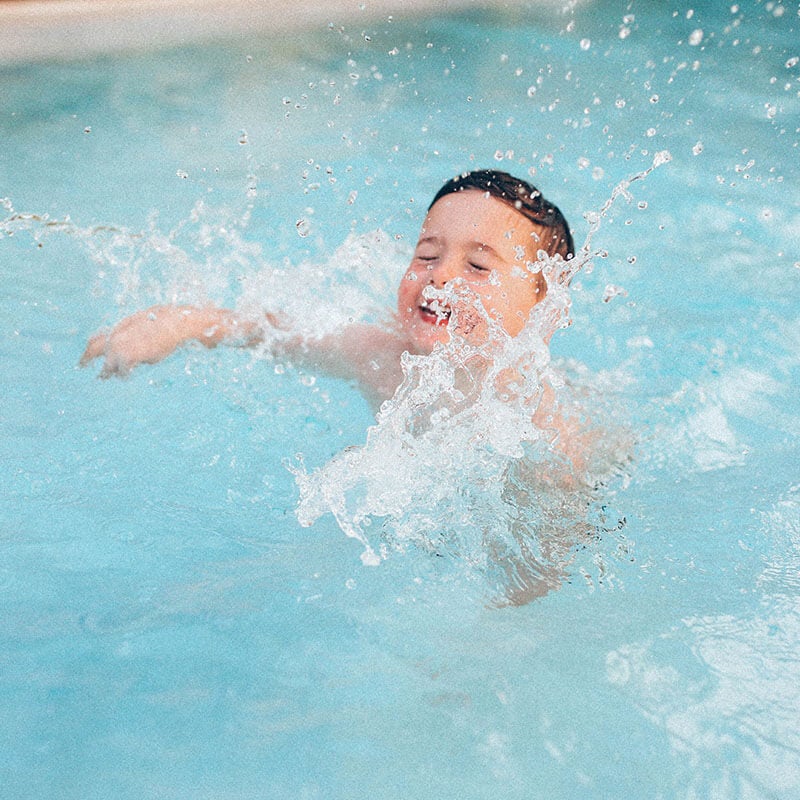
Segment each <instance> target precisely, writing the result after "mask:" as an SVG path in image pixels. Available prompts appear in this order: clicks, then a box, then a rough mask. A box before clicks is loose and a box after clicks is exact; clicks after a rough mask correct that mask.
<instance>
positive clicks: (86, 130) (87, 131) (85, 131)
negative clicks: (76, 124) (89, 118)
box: [83, 125, 92, 133]
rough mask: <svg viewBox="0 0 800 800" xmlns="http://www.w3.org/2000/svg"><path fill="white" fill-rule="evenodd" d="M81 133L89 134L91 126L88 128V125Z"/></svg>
mask: <svg viewBox="0 0 800 800" xmlns="http://www.w3.org/2000/svg"><path fill="white" fill-rule="evenodd" d="M83 132H84V133H91V132H92V128H91V126H90V125H87V126H86V127H85V128H84V129H83Z"/></svg>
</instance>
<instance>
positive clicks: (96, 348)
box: [78, 333, 108, 367]
mask: <svg viewBox="0 0 800 800" xmlns="http://www.w3.org/2000/svg"><path fill="white" fill-rule="evenodd" d="M107 343H108V334H107V333H96V334H95V335H94V336H92V338H91V339H89V343H88V344H87V345H86V349H85V350H84V351H83V355H82V356H81V359H80V361H79V362H78V363H79V364H80V365H81V366H82V367H85V366H86V365H87V364H88V363H89V362H90V361H93V360H94V359H95V358H97V357H98V356H101V355H103V353H104V352H105V349H106V344H107Z"/></svg>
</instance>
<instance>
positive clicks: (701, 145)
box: [692, 142, 703, 156]
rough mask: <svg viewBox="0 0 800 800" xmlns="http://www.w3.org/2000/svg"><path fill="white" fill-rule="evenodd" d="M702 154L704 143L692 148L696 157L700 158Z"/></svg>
mask: <svg viewBox="0 0 800 800" xmlns="http://www.w3.org/2000/svg"><path fill="white" fill-rule="evenodd" d="M702 152H703V143H702V142H698V143H697V144H696V145H695V146H694V147H693V148H692V153H694V155H696V156H699V155H700V153H702Z"/></svg>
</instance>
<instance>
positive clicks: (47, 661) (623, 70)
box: [0, 2, 800, 800]
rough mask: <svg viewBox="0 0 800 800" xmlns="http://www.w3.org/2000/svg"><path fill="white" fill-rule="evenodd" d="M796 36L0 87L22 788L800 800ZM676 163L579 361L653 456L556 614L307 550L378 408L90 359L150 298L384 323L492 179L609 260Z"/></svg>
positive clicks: (612, 9) (627, 6)
mask: <svg viewBox="0 0 800 800" xmlns="http://www.w3.org/2000/svg"><path fill="white" fill-rule="evenodd" d="M799 26H800V17H798V9H797V5H796V3H794V4H793V3H778V2H745V3H738V4H735V5H734V4H718V5H717V7H716V8H715V9H714V10H707V9H700V8H695V9H692V7H691V5H690V4H686V3H679V4H674V5H671V6H668V5H663V4H660V3H643V4H638V3H636V2H633V3H624V4H620V3H613V2H599V3H594V4H587V5H585V6H584V5H577V6H576V7H574V8H572V9H571V10H565V11H561V10H558V11H547V12H546V11H542V10H536V9H524V10H522V9H518V10H515V11H513V12H511V11H510V12H508V13H507V14H501V13H496V14H489V13H486V14H468V15H453V16H442V17H436V18H424V19H417V20H401V19H399V18H398V19H395V20H392V21H389V20H385V21H380V22H375V21H374V20H373V21H371V22H364V23H363V24H362V23H359V22H357V21H356V22H348V23H347V24H343V25H339V24H334V25H332V26H331V27H330V28H328V29H326V30H322V31H317V32H309V33H308V34H304V35H302V36H299V37H298V38H296V39H292V41H291V42H288V41H285V40H271V39H269V38H265V39H262V40H260V41H241V40H237V41H227V42H226V41H220V42H216V43H209V44H206V45H203V46H195V47H186V48H183V49H173V50H165V51H157V52H150V53H132V54H126V55H119V56H118V57H115V58H113V59H98V60H91V61H88V60H81V59H76V60H74V61H71V62H69V63H56V62H50V63H40V64H19V65H14V66H6V67H3V68H2V69H1V70H0V87H2V88H1V89H0V91H2V96H3V102H2V110H0V134H1V135H2V140H3V143H4V146H3V148H2V150H0V197H6V198H7V200H6V202H5V206H4V209H3V211H2V212H0V217H2V218H3V219H4V221H3V223H2V233H3V235H2V241H1V242H0V269H2V276H3V291H2V293H1V294H0V297H2V305H0V320H1V322H2V327H1V328H0V331H1V332H2V337H1V338H0V342H1V344H0V347H2V360H0V370H2V380H1V381H0V385H2V387H3V403H2V406H1V407H0V424H1V425H2V434H3V435H2V437H0V464H1V465H2V471H1V472H0V493H1V494H2V503H0V548H2V555H3V557H2V560H0V600H1V604H0V607H1V608H2V616H1V617H0V620H1V622H0V697H1V698H2V710H3V713H2V715H0V748H1V750H2V754H3V755H2V758H0V783H1V784H2V785H3V787H4V795H6V796H8V797H15V798H44V797H47V798H69V799H70V800H72V798H75V799H76V800H77V798H81V800H84V799H86V798H112V797H113V798H137V800H139V799H141V798H176V797H191V798H215V799H216V798H237V799H239V798H269V799H270V800H272V798H325V799H326V800H327V799H328V798H335V799H337V800H338V799H339V798H362V797H369V796H373V797H380V798H399V797H402V798H419V799H420V800H422V799H423V798H442V799H444V798H464V797H466V798H484V797H502V798H525V800H528V799H529V798H548V799H549V798H645V797H646V798H659V797H660V798H706V797H708V798H791V797H800V734H798V729H797V719H798V714H800V690H798V685H800V659H798V645H799V644H800V598H799V597H798V589H800V470H799V469H798V463H800V461H799V455H800V454H799V452H798V451H799V449H800V448H798V435H799V434H800V402H798V399H797V397H798V392H797V387H798V377H800V356H799V355H798V353H800V311H799V309H800V304H798V299H797V298H798V289H800V189H798V185H799V184H800V181H798V178H800V174H799V173H800V167H798V164H800V159H798V155H799V149H800V146H799V145H798V141H800V132H799V129H800V64H799V63H798V57H799V56H800V48H799V47H798V41H800V38H798V27H799ZM664 151H668V152H669V153H670V155H671V160H670V161H669V162H668V163H664V164H662V165H661V166H659V167H658V168H657V169H655V170H654V171H653V172H651V173H650V174H649V175H648V176H647V177H646V178H644V179H643V180H640V181H637V182H635V183H634V184H632V185H631V187H630V193H631V197H630V199H629V200H626V199H625V198H624V197H622V198H619V199H618V200H617V202H616V203H615V204H614V206H612V207H611V209H610V210H609V212H608V213H607V215H606V217H605V219H604V220H603V222H602V224H601V226H600V228H599V230H598V231H597V233H596V234H595V236H594V239H593V247H594V248H596V249H597V250H602V251H605V253H607V255H606V256H605V257H603V255H602V254H599V255H598V256H597V257H596V258H595V259H594V261H593V263H594V269H593V271H591V273H588V274H583V275H579V276H578V278H577V279H576V283H577V285H575V286H574V291H573V308H572V326H571V327H570V328H569V329H567V330H565V331H561V332H559V333H558V334H557V335H556V337H555V338H554V341H553V350H554V354H555V356H556V357H557V358H558V359H559V360H560V362H561V363H563V364H565V365H566V368H567V369H568V370H569V371H571V372H572V373H574V374H575V375H577V376H578V379H579V382H580V383H581V384H582V385H587V386H590V387H595V391H596V392H597V393H598V394H599V398H598V400H599V399H602V401H603V404H604V406H605V407H606V408H607V410H608V412H609V413H610V414H611V415H612V416H614V417H619V418H625V419H626V420H627V422H626V425H628V426H629V427H630V429H631V430H633V431H634V434H635V437H636V440H637V444H636V447H635V449H634V458H633V461H632V462H631V465H630V467H629V468H628V470H627V472H626V474H625V475H623V476H618V477H617V478H616V479H615V480H613V481H611V482H610V483H609V484H608V486H607V487H606V488H605V489H604V490H603V492H602V493H601V494H600V495H599V496H598V499H597V507H596V508H593V511H592V513H593V514H595V515H596V516H597V517H598V521H597V526H598V530H599V531H600V535H599V536H598V537H597V540H596V541H593V543H592V545H591V546H590V547H587V548H586V549H585V550H583V551H581V552H579V553H577V554H576V557H575V561H574V563H573V565H572V567H571V570H570V576H571V577H570V580H569V581H568V582H565V583H564V584H563V585H562V586H561V587H560V588H559V589H557V590H555V591H552V592H550V593H549V594H547V595H546V596H545V597H543V598H540V599H538V600H535V601H534V602H531V603H529V604H527V605H524V606H520V607H516V608H497V607H494V606H493V605H492V604H491V603H490V602H487V600H488V599H489V597H490V594H489V593H487V586H486V583H485V581H484V580H483V577H484V576H483V574H482V573H481V572H480V571H478V572H476V571H475V570H474V569H472V568H471V567H470V565H469V564H468V563H466V560H459V559H458V558H457V557H448V558H440V557H436V556H434V555H432V554H431V553H430V552H426V551H425V549H424V548H419V547H408V548H405V549H404V550H397V549H391V550H390V552H388V553H387V557H386V558H385V559H384V560H383V561H382V562H381V564H380V566H377V567H368V566H364V565H363V564H362V562H361V560H360V558H359V556H360V555H361V553H362V549H363V548H362V546H361V545H360V544H359V543H358V542H357V541H354V540H353V539H352V538H348V537H347V536H345V535H344V533H343V532H342V530H341V529H340V527H339V526H338V525H337V524H336V521H335V520H334V519H333V518H332V517H331V516H330V515H324V516H322V517H320V519H319V520H317V522H315V524H314V525H313V526H311V527H303V526H301V525H300V524H299V522H298V520H297V516H296V509H297V505H298V501H299V494H300V493H299V489H298V486H297V484H296V482H295V478H294V476H293V474H292V472H291V471H290V469H289V468H288V466H292V465H294V464H296V463H297V462H296V460H295V457H296V455H297V454H302V457H303V460H304V463H305V465H306V467H307V469H308V470H309V472H310V473H311V474H314V473H313V470H315V469H317V468H319V467H323V466H324V465H325V464H327V463H328V462H329V461H330V459H331V458H332V457H334V456H335V455H336V454H337V453H339V452H341V451H342V450H343V449H344V448H346V447H349V446H351V445H362V444H363V443H364V442H365V436H366V433H365V432H366V430H367V428H368V427H369V426H370V425H373V424H374V417H373V416H372V414H371V412H370V409H369V408H368V406H367V404H366V403H365V402H364V400H363V399H362V398H361V397H360V396H359V395H358V393H357V392H356V390H355V389H354V388H353V387H351V386H349V385H347V384H345V383H342V382H337V381H335V380H332V379H329V378H326V377H324V376H318V375H313V374H309V373H306V372H303V371H301V370H297V369H295V368H294V367H292V366H291V365H285V364H281V363H276V362H275V361H274V360H270V359H268V358H263V357H260V356H259V355H258V354H254V353H250V352H243V351H231V350H221V349H220V350H216V351H213V352H207V351H203V352H198V351H194V350H186V351H183V352H181V353H179V354H177V355H176V356H175V357H173V358H172V359H170V360H168V361H166V362H164V363H162V364H159V365H157V366H154V367H147V368H143V369H141V370H139V371H137V372H135V373H134V374H133V375H132V376H131V378H130V379H128V380H111V381H104V382H101V381H99V380H97V379H96V378H95V371H94V370H92V369H89V370H80V369H78V368H77V367H76V363H77V361H78V358H79V356H80V354H81V352H82V350H83V347H84V345H85V342H86V339H87V337H88V336H89V335H90V334H91V333H92V332H94V331H95V330H96V329H97V328H98V327H100V326H101V325H103V324H109V323H111V322H113V321H115V320H117V319H118V318H120V317H121V316H122V315H123V314H124V313H126V312H128V311H131V310H133V309H135V308H140V307H142V306H143V305H147V304H148V303H151V302H154V301H157V300H163V299H174V298H180V299H187V300H198V299H204V298H212V299H214V300H215V301H218V302H231V303H241V302H246V301H247V300H248V298H252V297H253V296H255V295H258V294H259V292H262V291H266V290H269V291H272V292H275V293H277V296H280V297H281V300H282V302H284V303H285V304H289V305H291V304H294V307H296V309H298V310H300V311H302V310H305V311H307V312H308V314H309V315H312V317H313V315H315V314H316V317H314V319H315V320H316V321H317V322H319V324H333V323H335V322H336V320H337V318H338V317H337V315H343V316H355V315H358V316H367V317H368V316H370V315H371V314H373V313H374V309H375V308H376V307H378V306H379V305H380V304H381V303H382V302H387V303H388V302H391V297H392V294H393V292H394V285H395V282H396V279H397V277H398V275H399V272H400V271H401V270H402V268H403V263H402V262H403V257H404V255H403V254H404V250H403V248H404V247H406V246H407V245H408V243H409V241H413V239H414V237H415V236H416V232H417V228H418V225H419V223H420V221H421V218H422V215H423V211H424V207H425V206H426V205H427V200H428V198H429V197H430V196H432V194H433V192H434V191H435V190H436V189H437V188H438V187H439V185H440V184H441V183H442V182H443V181H444V180H445V179H446V178H448V177H449V176H451V175H452V174H453V173H455V172H458V171H462V170H464V169H467V168H471V167H477V166H479V167H486V166H500V167H501V168H504V169H507V170H508V171H511V172H515V173H518V174H520V175H521V176H523V177H524V176H526V175H530V176H531V180H533V181H534V182H535V183H537V184H538V185H539V186H540V187H541V188H542V189H543V191H545V193H546V194H547V195H548V196H550V197H552V198H553V199H554V200H555V201H556V202H557V203H558V204H559V206H560V207H561V208H562V209H563V210H564V212H565V213H566V215H567V217H568V219H570V220H571V222H572V224H573V226H574V229H575V233H576V239H577V241H579V242H580V241H582V240H583V239H584V238H585V236H586V234H587V231H588V229H589V226H588V224H587V222H586V221H585V219H584V217H583V215H584V214H587V213H591V212H593V211H596V210H598V209H600V208H601V207H602V206H603V204H604V203H605V202H606V200H607V199H608V198H609V197H610V195H611V193H612V190H613V188H614V186H616V185H617V184H618V183H619V182H620V181H623V180H625V179H628V178H630V177H631V176H633V175H635V174H637V173H639V172H641V171H643V170H645V169H646V168H648V167H649V166H650V165H651V164H652V163H653V160H654V158H655V157H656V154H657V153H663V152H664ZM376 229H381V230H382V231H383V232H384V235H383V236H382V237H376V236H374V235H373V232H374V231H375V230H376ZM348 237H353V238H350V239H349V240H348ZM346 240H347V243H346V244H345V245H344V246H343V249H342V250H338V251H337V248H339V247H340V246H342V243H343V242H345V241H346ZM334 253H336V255H332V254H334ZM376 264H377V265H378V266H376ZM242 298H244V300H243V299H242ZM391 466H392V465H389V469H388V475H387V476H386V478H385V480H386V481H387V483H388V482H389V480H390V478H391ZM422 477H423V478H424V477H426V476H425V475H423V476H422ZM427 477H429V479H430V481H431V482H434V481H438V482H442V483H443V482H446V480H447V479H448V476H447V473H446V471H444V470H443V471H442V473H441V474H433V473H431V474H430V475H428V476H427ZM398 480H399V479H398ZM432 485H433V484H432ZM603 507H605V510H603ZM480 510H481V509H478V510H477V511H478V512H480ZM603 515H604V517H603V519H599V517H600V516H603ZM623 518H624V523H623ZM617 523H620V526H619V528H620V529H617V527H618V526H617ZM382 524H383V523H382V521H381V519H380V518H379V517H376V518H375V520H374V522H373V524H372V526H371V530H370V532H369V536H370V540H371V541H373V542H374V543H379V542H380V541H381V534H380V530H381V527H382ZM604 526H605V528H606V529H605V530H603V528H604ZM373 531H374V532H373Z"/></svg>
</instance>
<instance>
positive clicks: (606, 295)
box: [603, 283, 628, 303]
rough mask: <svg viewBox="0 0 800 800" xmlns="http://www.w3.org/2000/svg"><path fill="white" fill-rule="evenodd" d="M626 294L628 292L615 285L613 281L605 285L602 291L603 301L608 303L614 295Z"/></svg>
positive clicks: (622, 295) (623, 295) (621, 295)
mask: <svg viewBox="0 0 800 800" xmlns="http://www.w3.org/2000/svg"><path fill="white" fill-rule="evenodd" d="M627 296H628V292H627V291H625V289H623V288H622V287H621V286H615V285H614V284H613V283H609V284H607V285H606V288H605V290H604V291H603V302H604V303H608V302H609V301H610V300H613V299H614V298H615V297H627Z"/></svg>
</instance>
